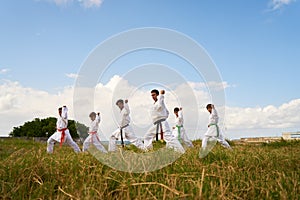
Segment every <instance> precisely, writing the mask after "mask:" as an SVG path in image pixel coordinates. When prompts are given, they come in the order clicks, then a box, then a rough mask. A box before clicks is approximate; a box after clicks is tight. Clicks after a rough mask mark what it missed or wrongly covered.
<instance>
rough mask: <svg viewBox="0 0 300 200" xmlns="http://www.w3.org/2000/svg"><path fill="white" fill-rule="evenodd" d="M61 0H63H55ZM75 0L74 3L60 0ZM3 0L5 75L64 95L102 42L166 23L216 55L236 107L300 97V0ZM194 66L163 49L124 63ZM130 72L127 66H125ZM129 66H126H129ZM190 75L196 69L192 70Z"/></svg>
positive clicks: (1, 59)
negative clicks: (123, 33)
mask: <svg viewBox="0 0 300 200" xmlns="http://www.w3.org/2000/svg"><path fill="white" fill-rule="evenodd" d="M55 2H56V3H55ZM60 2H68V3H65V4H64V3H60ZM84 2H88V3H89V2H90V3H91V2H92V3H93V2H94V3H95V2H96V3H97V2H98V3H100V2H101V1H100V0H81V1H80V2H79V1H76V0H73V1H72V0H23V1H16V0H2V1H1V3H0V30H1V34H0V52H1V53H0V70H1V71H0V80H1V81H2V82H3V80H11V81H17V82H19V83H20V84H21V85H22V86H24V87H29V88H33V89H36V90H42V91H46V92H49V93H57V92H59V91H61V90H62V89H63V88H64V87H65V86H69V85H73V83H74V79H72V78H69V77H67V76H66V74H71V73H77V72H78V70H79V68H80V66H81V64H82V63H83V61H84V60H85V58H86V57H87V56H88V54H89V52H90V51H92V50H93V49H94V48H95V47H96V46H97V45H98V44H99V43H100V42H102V41H104V40H105V39H107V38H108V37H110V36H112V35H115V34H118V33H119V32H122V31H126V30H128V29H132V28H140V27H163V28H169V29H174V30H176V31H179V32H182V33H184V34H186V35H188V36H190V37H191V38H193V39H194V40H196V41H197V42H198V43H199V44H201V45H202V46H203V47H204V48H205V49H206V50H207V52H208V53H209V54H210V56H211V57H212V59H213V60H214V62H215V63H216V64H217V66H218V68H219V70H220V73H221V75H222V78H223V80H224V81H226V82H227V83H228V84H229V85H232V86H234V87H229V88H227V89H226V96H227V104H228V105H229V106H232V107H254V108H255V107H258V106H261V107H263V106H267V105H274V106H280V105H282V104H284V103H287V102H289V101H291V100H293V99H299V98H300V97H299V91H300V78H299V74H300V65H299V63H300V47H299V44H300V37H299V35H300V20H299V19H300V2H299V1H296V0H259V1H258V0H256V1H240V0H239V1H238V0H226V1H216V0H209V1H208V0H194V1H179V0H152V1H150V0H143V1H141V0H130V1H125V0H124V1H123V0H122V1H121V0H119V1H117V0H104V1H103V2H102V3H101V5H100V4H89V5H90V6H88V5H87V4H85V5H83V3H84ZM147 62H162V63H165V64H169V65H171V66H174V67H175V68H176V67H178V68H180V67H188V65H186V63H184V62H183V61H182V60H180V59H178V58H174V57H172V56H171V55H167V54H162V53H158V52H151V51H148V52H144V53H136V55H132V56H131V55H129V56H128V57H127V58H124V59H121V60H120V61H119V62H118V63H117V64H116V66H117V67H115V68H112V70H110V71H109V72H108V73H109V74H108V75H107V77H108V78H107V79H106V81H109V77H112V76H113V75H115V74H119V73H120V72H122V70H120V68H119V69H118V66H123V67H124V69H126V67H130V66H135V65H139V64H143V63H147ZM122 69H123V68H122ZM124 69H123V71H124ZM184 75H185V77H186V78H187V79H188V80H191V81H194V80H193V79H194V78H195V77H194V76H193V73H192V72H190V71H188V70H187V71H186V74H184Z"/></svg>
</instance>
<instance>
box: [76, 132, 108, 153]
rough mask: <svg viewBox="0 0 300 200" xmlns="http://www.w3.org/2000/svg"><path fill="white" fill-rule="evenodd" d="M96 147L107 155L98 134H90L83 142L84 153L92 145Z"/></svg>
mask: <svg viewBox="0 0 300 200" xmlns="http://www.w3.org/2000/svg"><path fill="white" fill-rule="evenodd" d="M91 144H92V145H94V146H95V147H96V148H97V149H98V150H99V151H101V152H103V153H107V151H106V149H105V148H104V146H103V145H102V144H101V142H100V139H99V136H98V135H97V133H96V134H89V136H88V137H87V138H86V139H85V140H84V142H83V149H82V151H87V150H88V149H89V147H90V145H91Z"/></svg>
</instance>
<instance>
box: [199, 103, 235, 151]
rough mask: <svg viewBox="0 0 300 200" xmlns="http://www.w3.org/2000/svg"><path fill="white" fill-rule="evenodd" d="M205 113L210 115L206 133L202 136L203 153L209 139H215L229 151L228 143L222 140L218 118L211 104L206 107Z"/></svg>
mask: <svg viewBox="0 0 300 200" xmlns="http://www.w3.org/2000/svg"><path fill="white" fill-rule="evenodd" d="M206 109H207V111H208V112H209V113H210V115H209V124H208V129H207V131H206V133H205V134H204V138H203V140H202V150H203V151H205V150H206V147H207V142H208V140H209V139H210V138H212V139H216V140H217V141H218V142H220V144H221V145H222V146H223V147H225V148H228V149H231V147H230V145H229V144H228V142H227V141H226V140H225V139H224V136H223V134H222V132H221V130H220V128H219V126H218V121H219V116H218V113H217V111H216V109H215V106H214V105H213V104H208V105H207V106H206Z"/></svg>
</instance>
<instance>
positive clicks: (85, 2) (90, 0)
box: [36, 0, 103, 8]
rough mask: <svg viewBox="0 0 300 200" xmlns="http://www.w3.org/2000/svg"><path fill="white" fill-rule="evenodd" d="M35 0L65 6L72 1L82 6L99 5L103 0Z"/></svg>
mask: <svg viewBox="0 0 300 200" xmlns="http://www.w3.org/2000/svg"><path fill="white" fill-rule="evenodd" d="M36 1H48V2H53V3H55V4H56V5H57V6H66V5H68V4H72V3H74V2H76V3H79V4H80V5H81V6H83V7H84V8H92V7H100V6H101V4H102V3H103V0H36Z"/></svg>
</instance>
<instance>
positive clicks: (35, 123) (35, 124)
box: [9, 117, 88, 138]
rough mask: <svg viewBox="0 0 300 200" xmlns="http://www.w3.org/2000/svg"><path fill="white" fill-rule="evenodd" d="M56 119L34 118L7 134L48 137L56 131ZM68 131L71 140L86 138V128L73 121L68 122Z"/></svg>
mask: <svg viewBox="0 0 300 200" xmlns="http://www.w3.org/2000/svg"><path fill="white" fill-rule="evenodd" d="M56 120H57V119H56V118H54V117H49V118H46V119H39V118H35V119H34V120H32V121H28V122H25V123H24V124H23V125H22V126H19V127H14V128H13V131H12V132H11V133H10V134H9V135H10V136H12V137H50V136H51V135H52V134H53V133H54V132H55V131H56ZM68 129H69V131H70V134H71V136H72V137H73V138H78V137H79V135H80V136H81V137H82V138H86V137H87V135H88V127H86V126H85V125H84V124H81V123H79V122H75V121H74V120H68Z"/></svg>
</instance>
